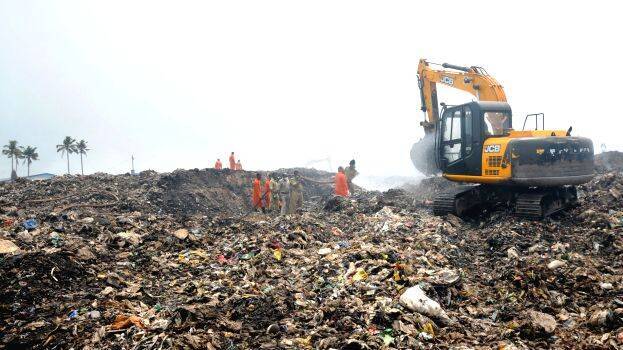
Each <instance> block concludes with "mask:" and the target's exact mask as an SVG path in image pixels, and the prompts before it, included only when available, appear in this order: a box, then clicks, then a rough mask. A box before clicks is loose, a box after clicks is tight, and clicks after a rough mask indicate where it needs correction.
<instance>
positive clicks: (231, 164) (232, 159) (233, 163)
mask: <svg viewBox="0 0 623 350" xmlns="http://www.w3.org/2000/svg"><path fill="white" fill-rule="evenodd" d="M229 169H231V170H236V157H234V152H231V154H230V155H229Z"/></svg>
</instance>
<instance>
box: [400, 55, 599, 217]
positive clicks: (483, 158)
mask: <svg viewBox="0 0 623 350" xmlns="http://www.w3.org/2000/svg"><path fill="white" fill-rule="evenodd" d="M434 66H436V67H434ZM437 84H442V85H444V86H449V87H451V88H455V89H459V90H463V91H466V92H469V93H471V94H472V95H474V96H475V97H476V98H477V101H473V102H469V103H465V104H462V105H458V106H448V105H445V104H443V103H442V104H441V107H442V108H441V110H439V103H438V100H437ZM418 86H419V89H420V97H421V103H422V111H423V112H424V114H425V120H424V121H423V122H421V123H420V125H421V126H422V127H423V128H424V132H425V136H424V138H423V139H422V140H421V141H420V142H418V143H416V144H414V145H413V148H412V149H411V159H412V161H413V163H414V165H415V167H416V168H417V169H418V170H419V171H421V172H422V173H425V174H429V175H430V174H434V173H438V172H439V171H441V172H442V173H443V176H444V177H445V178H446V179H448V180H450V181H455V182H461V183H468V185H462V186H458V187H456V188H452V189H449V190H448V191H446V192H443V193H441V194H439V195H438V196H437V197H436V198H435V199H434V202H433V212H434V213H435V214H436V215H444V214H448V213H452V214H455V215H458V216H464V215H465V214H466V213H467V212H469V211H472V210H475V209H476V208H482V207H483V206H489V207H491V206H498V205H510V206H512V207H514V211H515V213H516V214H517V215H519V216H525V217H531V218H543V217H546V216H549V215H551V214H553V213H555V212H557V211H559V210H562V209H564V208H566V207H567V206H569V205H571V204H573V203H575V202H576V201H577V191H576V188H575V186H576V185H579V184H582V183H586V182H588V181H590V179H591V178H592V177H593V176H594V152H593V143H592V141H591V140H590V139H588V138H585V137H577V136H571V131H572V128H571V127H569V129H567V130H550V129H545V115H544V114H543V113H536V114H529V115H527V116H526V117H525V119H524V121H523V127H522V130H515V129H513V124H512V111H511V107H510V105H509V104H508V103H507V102H506V94H505V93H504V89H503V88H502V85H500V84H499V83H498V82H497V81H496V80H495V79H494V78H493V77H492V76H490V75H489V74H488V73H487V71H486V70H485V69H483V68H481V67H476V66H471V67H462V66H457V65H452V64H447V63H444V64H434V63H429V62H428V61H426V60H423V59H422V60H420V62H419V65H418ZM532 119H534V121H532ZM528 122H529V125H530V126H534V128H533V129H532V127H530V128H529V130H528V129H526V123H528ZM539 124H540V126H539Z"/></svg>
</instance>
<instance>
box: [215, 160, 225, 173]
mask: <svg viewBox="0 0 623 350" xmlns="http://www.w3.org/2000/svg"><path fill="white" fill-rule="evenodd" d="M214 169H216V170H221V169H223V163H221V159H220V158H219V159H217V160H216V163H214Z"/></svg>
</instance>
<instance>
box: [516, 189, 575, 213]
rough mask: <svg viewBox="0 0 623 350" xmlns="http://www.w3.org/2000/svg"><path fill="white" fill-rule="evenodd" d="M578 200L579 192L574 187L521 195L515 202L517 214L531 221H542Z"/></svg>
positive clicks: (542, 190)
mask: <svg viewBox="0 0 623 350" xmlns="http://www.w3.org/2000/svg"><path fill="white" fill-rule="evenodd" d="M577 199H578V195H577V190H576V188H575V187H574V186H566V187H556V188H548V189H541V190H538V191H534V192H528V193H521V194H519V195H518V196H517V200H516V202H515V214H516V215H517V216H522V217H526V218H531V219H542V218H545V217H548V216H550V215H552V214H554V213H556V212H558V211H561V210H563V209H566V208H568V207H569V206H571V205H572V204H574V203H575V202H576V201H577Z"/></svg>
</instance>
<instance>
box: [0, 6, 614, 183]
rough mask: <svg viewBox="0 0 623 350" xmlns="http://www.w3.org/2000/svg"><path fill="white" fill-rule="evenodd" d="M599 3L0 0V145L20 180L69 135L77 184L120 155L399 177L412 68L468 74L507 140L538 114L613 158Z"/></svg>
mask: <svg viewBox="0 0 623 350" xmlns="http://www.w3.org/2000/svg"><path fill="white" fill-rule="evenodd" d="M616 3H617V2H615V1H612V2H611V1H607V2H606V1H590V2H589V1H582V2H575V1H566V2H548V1H535V2H532V1H521V2H513V3H510V2H508V1H490V2H489V1H487V2H485V1H427V2H422V1H391V2H390V1H374V2H372V1H362V0H357V1H335V0H333V1H305V2H303V1H293V0H288V1H218V2H216V1H215V2H209V1H196V2H195V1H163V2H159V1H153V0H151V1H83V0H79V1H62V0H59V1H48V0H46V1H27V0H0V142H2V144H5V143H6V141H8V140H9V139H16V140H18V141H19V143H20V144H22V145H33V146H36V147H37V148H38V150H39V154H40V157H41V160H40V161H38V162H36V163H35V164H33V166H32V173H39V172H52V173H62V172H63V171H64V169H65V167H66V164H65V162H64V161H63V160H62V159H61V158H60V154H57V153H56V152H55V145H56V144H57V143H60V141H61V140H62V138H63V137H64V136H65V135H71V136H73V137H75V138H78V139H81V138H84V139H86V140H87V141H88V142H89V144H90V146H91V148H92V149H93V151H92V152H91V153H90V154H89V155H88V157H87V159H86V166H85V170H86V172H89V173H91V172H95V171H105V172H111V173H120V172H127V171H128V170H129V167H130V155H131V154H134V155H135V157H136V159H137V161H136V166H137V168H138V170H144V169H148V168H150V169H155V170H159V171H170V170H173V169H175V168H204V167H209V166H212V165H213V163H214V161H215V159H216V158H217V157H220V158H221V159H222V160H224V161H225V159H226V158H227V156H228V154H229V152H230V151H232V150H233V151H235V152H236V153H237V154H238V155H239V157H240V158H241V159H242V162H243V165H244V167H245V168H246V169H272V168H279V167H290V166H303V165H306V164H307V163H308V162H309V161H310V160H314V159H321V158H326V157H331V159H332V160H333V164H334V165H335V166H337V164H340V163H341V164H345V163H346V162H347V161H348V160H349V159H350V158H351V157H355V158H356V159H357V160H358V166H359V168H360V171H361V172H362V173H363V174H367V175H413V174H415V170H414V169H413V167H412V165H411V162H410V159H409V150H410V147H411V144H412V143H413V142H414V141H416V140H417V139H418V138H419V137H421V136H422V134H423V131H422V130H420V127H419V125H418V123H419V121H420V120H422V118H423V116H422V114H421V112H420V110H419V108H420V102H419V93H418V89H417V79H416V68H417V63H418V60H419V59H420V58H428V59H430V60H431V61H434V62H450V63H454V64H458V65H466V66H469V65H480V66H483V67H485V68H486V69H487V70H488V71H489V72H490V73H491V74H492V75H493V76H494V77H496V78H497V79H498V81H500V82H501V83H502V85H504V87H505V90H506V93H507V96H508V98H509V102H510V104H511V106H512V107H513V110H514V115H515V118H514V123H515V126H516V127H517V126H519V127H521V122H522V121H523V115H525V114H526V113H533V112H544V113H545V115H546V126H548V127H558V128H561V129H566V128H567V127H568V126H569V125H573V128H574V131H575V134H580V135H584V136H588V137H591V138H592V139H593V140H594V144H595V148H596V149H599V148H600V145H601V144H602V143H603V144H606V145H607V147H608V149H619V150H622V149H623V140H622V139H621V136H620V135H621V127H622V126H623V122H621V113H620V111H619V109H618V107H616V106H615V103H616V101H618V100H619V99H620V96H621V87H620V83H621V81H623V79H622V78H623V76H622V75H623V74H622V73H621V66H620V65H621V64H622V62H623V53H622V52H623V50H622V45H621V44H620V36H621V33H623V24H622V23H623V21H622V20H621V13H623V11H621V7H620V5H617V4H616ZM471 99H472V98H471V96H469V95H466V94H462V93H454V92H451V91H448V90H442V91H440V100H441V101H446V102H448V103H455V104H457V103H462V102H468V101H470V100H471ZM71 161H72V169H73V170H74V171H75V170H78V168H79V165H78V163H79V162H78V160H77V158H76V157H74V158H72V159H71ZM318 166H324V165H323V164H319V165H318ZM9 173H10V162H9V160H8V159H5V160H2V161H1V162H0V178H2V177H8V176H9ZM20 173H22V172H21V171H20Z"/></svg>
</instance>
